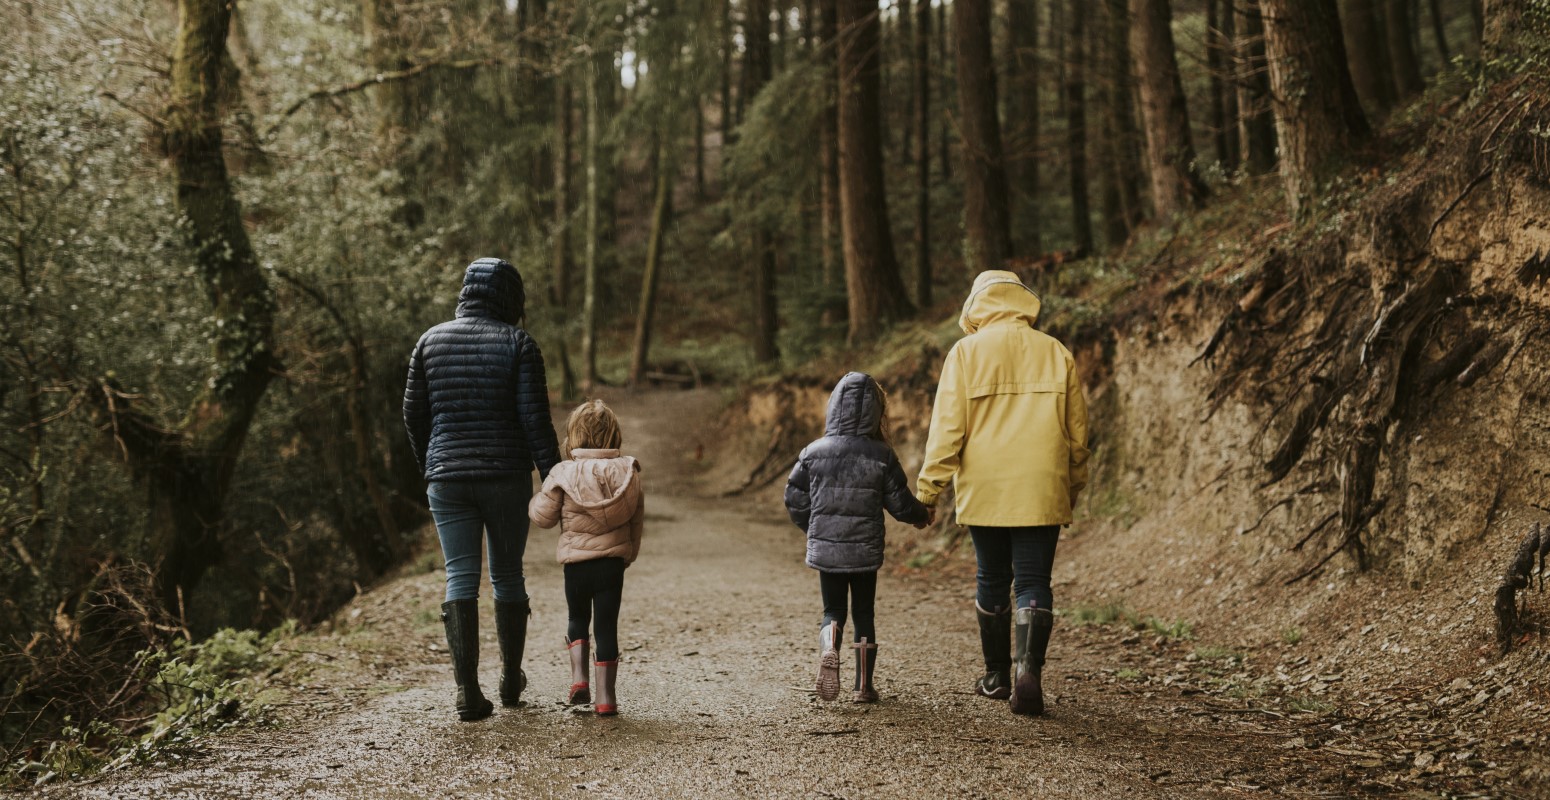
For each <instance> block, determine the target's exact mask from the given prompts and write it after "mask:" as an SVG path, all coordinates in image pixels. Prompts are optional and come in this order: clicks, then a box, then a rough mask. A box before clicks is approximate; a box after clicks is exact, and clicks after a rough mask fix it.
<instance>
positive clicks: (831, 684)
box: [818, 620, 844, 700]
mask: <svg viewBox="0 0 1550 800" xmlns="http://www.w3.org/2000/svg"><path fill="white" fill-rule="evenodd" d="M843 632H844V626H843V625H841V624H840V623H839V622H838V621H837V620H829V621H828V622H825V623H824V625H823V627H822V628H820V629H819V630H818V699H819V700H833V699H834V698H836V697H839V696H840V650H839V647H840V636H841V634H842V633H843Z"/></svg>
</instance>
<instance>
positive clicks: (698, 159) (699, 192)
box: [694, 94, 706, 200]
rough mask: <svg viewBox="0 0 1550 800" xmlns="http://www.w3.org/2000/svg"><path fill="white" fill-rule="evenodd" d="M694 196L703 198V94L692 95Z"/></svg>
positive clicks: (704, 195)
mask: <svg viewBox="0 0 1550 800" xmlns="http://www.w3.org/2000/svg"><path fill="white" fill-rule="evenodd" d="M694 197H695V199H697V200H704V199H705V197H706V194H705V95H703V94H695V96H694Z"/></svg>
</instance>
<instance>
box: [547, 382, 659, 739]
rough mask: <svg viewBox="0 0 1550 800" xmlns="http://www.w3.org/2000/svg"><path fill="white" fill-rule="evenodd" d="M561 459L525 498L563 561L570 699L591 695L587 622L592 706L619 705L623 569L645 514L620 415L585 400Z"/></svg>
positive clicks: (610, 708) (636, 548)
mask: <svg viewBox="0 0 1550 800" xmlns="http://www.w3.org/2000/svg"><path fill="white" fill-rule="evenodd" d="M565 428H566V432H565V445H564V447H563V448H562V450H563V453H562V454H563V455H564V457H565V459H566V460H565V461H562V462H560V463H559V464H557V465H555V467H554V469H552V470H551V471H550V472H549V477H548V478H546V479H545V480H544V485H543V488H542V489H540V490H539V492H538V493H537V494H535V495H533V499H532V501H531V502H530V503H529V504H528V516H529V517H531V518H532V520H533V524H535V525H537V526H538V527H540V528H552V527H554V526H555V525H556V524H558V525H559V526H560V543H559V546H558V548H557V556H558V558H559V560H560V563H561V564H564V565H565V602H566V605H567V606H568V607H569V613H570V626H569V630H568V631H567V633H566V635H565V643H566V648H567V649H568V650H569V651H570V663H571V687H570V697H569V702H570V703H571V704H572V705H584V704H586V703H587V702H589V701H593V698H592V696H591V681H590V680H589V676H588V674H587V666H588V654H587V628H588V627H592V628H593V631H594V632H595V633H596V635H597V661H596V667H597V683H598V686H597V697H596V700H595V702H593V710H595V711H596V712H597V713H598V714H599V715H602V716H611V715H613V714H617V713H618V711H619V707H618V701H617V700H616V699H615V696H614V681H615V678H616V676H617V675H618V667H619V604H620V600H621V597H622V595H623V592H624V570H625V568H626V567H628V566H629V565H630V564H631V563H632V562H634V561H635V557H636V556H637V555H638V554H639V553H640V539H641V534H642V533H643V532H644V528H645V519H646V503H645V495H644V493H643V492H642V491H641V486H640V464H639V462H637V461H636V460H635V459H634V458H631V457H629V456H621V455H619V446H620V445H621V444H622V443H623V438H624V437H623V435H622V434H621V432H620V430H619V418H618V417H616V416H614V412H613V410H612V409H610V408H609V407H608V406H606V405H604V404H603V401H601V400H589V401H587V402H585V403H582V404H581V405H580V406H578V407H577V408H576V410H575V411H572V412H571V415H570V419H569V421H568V422H567V423H566V426H565Z"/></svg>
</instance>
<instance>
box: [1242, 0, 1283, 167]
mask: <svg viewBox="0 0 1550 800" xmlns="http://www.w3.org/2000/svg"><path fill="white" fill-rule="evenodd" d="M1233 7H1234V9H1236V12H1237V14H1238V25H1237V30H1238V44H1237V46H1236V47H1235V48H1233V49H1234V51H1235V53H1236V55H1237V69H1238V80H1237V84H1238V142H1239V144H1240V145H1241V146H1242V148H1243V157H1242V161H1243V164H1244V166H1245V167H1247V168H1248V171H1249V172H1250V173H1252V174H1255V175H1261V174H1264V173H1266V172H1269V171H1270V170H1272V169H1275V166H1276V129H1275V118H1274V116H1273V114H1272V113H1271V108H1270V107H1271V100H1270V67H1269V65H1268V64H1266V63H1265V24H1264V15H1262V14H1261V13H1260V11H1259V6H1258V5H1257V4H1256V1H1255V0H1234V1H1233Z"/></svg>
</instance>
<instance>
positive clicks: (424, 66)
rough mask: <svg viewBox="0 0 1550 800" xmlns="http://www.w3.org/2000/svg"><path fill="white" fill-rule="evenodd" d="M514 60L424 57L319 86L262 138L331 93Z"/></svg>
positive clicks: (511, 64) (506, 64)
mask: <svg viewBox="0 0 1550 800" xmlns="http://www.w3.org/2000/svg"><path fill="white" fill-rule="evenodd" d="M516 63H517V61H515V60H512V59H507V58H472V59H464V60H460V61H426V62H423V63H420V64H415V65H414V66H412V67H407V68H405V69H400V70H394V71H392V72H379V73H377V74H375V75H373V76H371V77H370V78H363V79H361V80H358V81H354V82H352V83H345V84H340V85H338V86H320V87H318V88H316V89H313V90H312V91H311V92H308V93H307V94H305V95H303V96H302V97H301V99H299V100H297V101H296V102H294V103H291V104H290V105H289V106H287V107H286V109H285V110H284V111H282V112H280V119H278V120H277V121H275V123H274V124H273V125H270V126H269V129H268V130H266V131H264V138H265V139H268V138H270V137H272V136H274V134H275V131H277V130H279V129H280V126H281V125H284V124H285V122H286V120H288V119H290V118H291V116H292V115H294V114H295V113H296V112H298V111H300V110H301V109H302V108H303V107H304V106H306V105H307V104H308V103H310V102H312V101H314V100H326V99H330V98H334V97H341V96H343V95H347V94H354V93H356V92H360V91H364V90H366V89H370V88H371V87H373V86H381V85H382V84H385V83H393V82H395V81H406V80H409V79H410V78H414V77H417V76H419V75H423V74H425V73H427V72H432V71H436V70H446V71H449V72H466V71H469V70H476V69H482V68H484V67H506V66H513V65H515V64H516Z"/></svg>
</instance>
